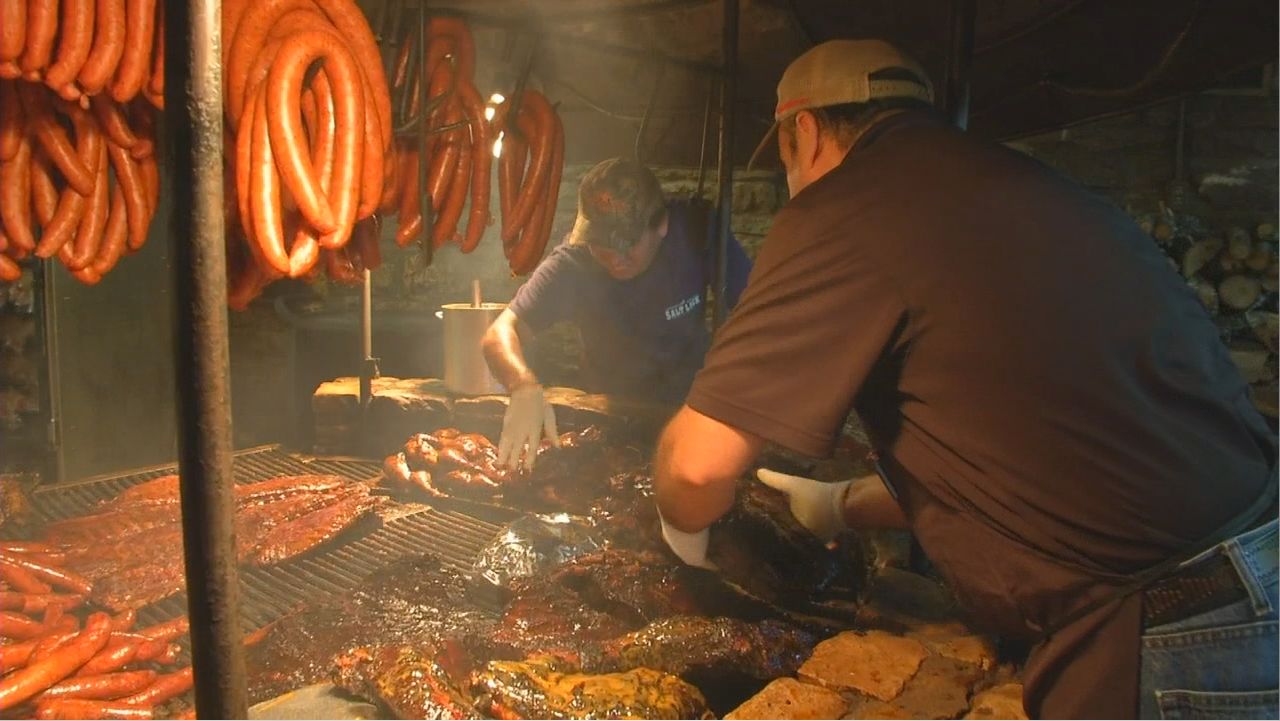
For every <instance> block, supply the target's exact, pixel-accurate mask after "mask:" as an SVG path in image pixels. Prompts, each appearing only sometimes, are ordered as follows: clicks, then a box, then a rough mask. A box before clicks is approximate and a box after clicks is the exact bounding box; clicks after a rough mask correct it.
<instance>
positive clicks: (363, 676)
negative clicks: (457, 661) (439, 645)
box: [333, 645, 480, 719]
mask: <svg viewBox="0 0 1280 721" xmlns="http://www.w3.org/2000/svg"><path fill="white" fill-rule="evenodd" d="M448 656H449V654H448V651H447V650H446V651H445V652H436V651H435V650H434V649H433V648H431V647H430V646H429V645H421V646H407V645H390V646H378V647H374V648H372V649H370V648H365V647H358V648H356V649H353V650H352V651H350V652H348V653H345V654H340V655H339V656H338V657H337V658H336V659H335V661H334V665H335V668H334V674H333V681H334V683H335V684H337V685H338V686H341V687H342V688H344V689H346V690H347V691H349V692H351V693H353V694H355V695H357V696H362V697H364V698H367V699H370V700H373V701H378V702H380V703H382V705H384V706H385V707H386V708H387V710H389V711H390V712H391V715H392V716H393V717H395V718H402V719H470V718H477V717H479V715H480V714H479V712H478V711H477V710H476V708H475V707H474V706H472V705H471V700H470V699H469V698H467V695H466V694H465V693H463V691H462V690H461V689H459V688H458V687H457V685H456V683H455V681H454V679H455V678H463V679H465V678H466V671H465V670H464V669H462V668H458V667H454V668H452V669H450V665H451V664H450V659H449V658H448Z"/></svg>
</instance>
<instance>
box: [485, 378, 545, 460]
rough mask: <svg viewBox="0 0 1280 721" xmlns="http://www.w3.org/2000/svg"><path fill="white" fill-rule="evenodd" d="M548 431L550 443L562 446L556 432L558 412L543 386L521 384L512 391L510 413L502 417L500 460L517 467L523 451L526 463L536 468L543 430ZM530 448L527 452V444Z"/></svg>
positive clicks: (499, 443)
mask: <svg viewBox="0 0 1280 721" xmlns="http://www.w3.org/2000/svg"><path fill="white" fill-rule="evenodd" d="M543 433H546V434H547V438H548V439H550V440H551V445H553V446H556V447H557V448H558V447H559V446H560V434H559V433H558V432H556V412H555V409H554V408H552V407H551V404H550V403H548V402H547V399H546V398H545V397H543V394H542V386H540V385H529V386H522V387H520V388H517V389H515V390H514V391H512V392H511V401H510V402H509V403H508V404H507V413H506V415H504V416H503V418H502V437H501V438H500V439H499V440H498V463H499V464H500V465H504V466H506V467H507V468H510V469H512V470H515V469H516V468H517V467H519V465H520V459H521V455H522V454H523V458H524V464H525V467H527V468H529V469H531V470H532V469H533V462H534V461H535V460H536V459H537V457H538V446H539V445H540V444H541V443H542V434H543ZM526 447H528V449H529V450H528V452H527V453H525V448H526Z"/></svg>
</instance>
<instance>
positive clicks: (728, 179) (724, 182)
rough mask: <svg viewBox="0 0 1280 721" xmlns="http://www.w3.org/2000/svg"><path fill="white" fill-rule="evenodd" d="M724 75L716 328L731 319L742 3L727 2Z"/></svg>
mask: <svg viewBox="0 0 1280 721" xmlns="http://www.w3.org/2000/svg"><path fill="white" fill-rule="evenodd" d="M723 48H724V50H723V56H724V57H723V58H722V59H721V62H722V63H723V72H722V73H721V75H720V160H719V162H720V172H719V178H718V180H719V183H720V196H719V200H718V201H717V203H716V222H717V223H718V228H717V233H716V301H715V309H714V314H713V316H712V321H713V323H714V326H715V327H716V328H719V327H720V326H721V325H724V321H725V318H727V317H728V315H729V307H728V305H729V304H728V303H726V302H725V296H726V295H727V294H728V293H727V290H728V287H729V234H730V225H729V221H730V216H731V215H732V214H733V121H734V101H735V100H736V99H737V95H738V0H724V37H723Z"/></svg>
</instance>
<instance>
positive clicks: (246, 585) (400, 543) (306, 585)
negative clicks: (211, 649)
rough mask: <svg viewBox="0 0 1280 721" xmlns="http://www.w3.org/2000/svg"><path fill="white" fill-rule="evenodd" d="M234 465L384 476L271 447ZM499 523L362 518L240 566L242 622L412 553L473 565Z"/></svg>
mask: <svg viewBox="0 0 1280 721" xmlns="http://www.w3.org/2000/svg"><path fill="white" fill-rule="evenodd" d="M232 471H233V476H234V479H235V482H236V483H253V482H256V481H264V480H266V479H268V478H272V477H275V476H280V475H295V474H328V473H331V474H336V475H340V476H343V477H345V478H349V479H352V480H359V481H362V480H368V479H371V478H376V477H377V476H378V475H380V474H381V464H379V463H377V462H375V461H368V460H362V459H349V458H314V459H304V458H299V457H295V456H291V455H289V454H287V453H285V452H283V451H281V450H280V449H279V448H278V447H276V446H269V447H263V448H253V449H248V450H245V451H241V452H239V453H237V454H236V455H235V458H234V464H233V469H232ZM176 472H177V466H176V465H169V466H159V467H155V468H148V469H143V470H139V471H135V472H132V473H128V474H121V475H115V476H100V477H96V478H90V479H86V480H83V481H77V482H74V483H67V484H58V485H54V486H47V487H41V488H39V489H37V490H36V491H35V493H34V494H33V498H32V500H33V502H34V503H35V505H36V509H37V511H38V512H40V513H41V514H42V515H44V516H46V517H47V518H49V519H50V520H56V519H61V518H66V517H69V516H75V515H80V514H83V513H86V512H88V511H89V510H91V509H92V508H93V507H94V506H95V505H96V504H98V503H99V502H101V501H104V500H106V499H108V498H112V497H114V496H115V495H116V494H118V493H120V492H121V491H123V490H124V489H126V488H128V487H130V486H133V485H136V484H138V483H141V482H143V481H147V480H150V479H152V478H157V477H159V476H163V475H167V474H171V473H176ZM501 530H502V526H501V525H500V524H497V523H492V522H490V521H486V520H481V519H478V518H475V517H473V516H471V515H468V514H466V513H462V512H459V511H457V510H451V509H437V508H432V507H430V506H424V505H400V506H396V507H395V508H394V509H393V510H392V511H391V512H390V513H388V514H387V515H386V516H385V517H384V518H383V519H382V522H381V524H378V523H376V522H363V523H359V524H357V526H356V527H354V528H352V529H348V531H347V532H345V533H343V534H342V536H341V537H339V538H337V539H335V541H334V542H332V543H329V544H326V545H325V546H323V547H321V548H318V549H315V550H314V551H312V552H310V553H307V554H306V555H304V556H301V557H298V558H294V559H291V560H289V561H286V562H284V563H281V564H278V565H275V566H270V567H267V568H258V567H249V566H242V567H241V568H240V613H241V623H242V626H243V627H244V629H245V630H246V631H249V630H252V629H255V628H261V627H262V626H265V625H266V624H268V623H271V622H272V621H275V620H277V619H279V618H280V617H282V616H284V615H285V614H286V613H288V612H289V610H290V609H292V608H293V607H295V606H296V605H297V604H299V603H301V602H302V601H307V600H315V599H318V598H321V597H324V596H331V595H335V594H340V593H343V592H346V591H349V590H351V589H352V588H355V586H356V585H357V584H358V583H359V582H360V580H361V579H363V578H364V577H365V576H367V575H369V574H370V573H372V572H374V571H376V570H377V569H379V568H381V567H383V566H386V565H387V564H390V563H392V562H394V561H397V560H399V559H402V558H405V557H408V556H415V555H422V554H431V555H434V556H437V557H438V558H440V560H441V562H443V563H444V564H445V565H448V566H452V567H454V568H456V569H458V570H461V571H469V570H470V569H471V566H472V563H473V562H474V561H475V558H476V556H477V554H478V553H479V552H480V550H481V549H483V548H484V547H485V546H486V545H488V544H489V542H490V541H492V540H493V539H494V538H495V537H496V536H497V535H498V533H499V532H500V531H501ZM186 609H187V597H186V594H185V593H179V594H176V595H174V596H171V597H169V598H167V599H165V600H163V601H159V602H157V603H154V604H151V605H149V606H146V607H144V608H141V609H139V610H138V621H139V623H140V624H142V625H149V624H154V623H160V622H162V621H166V620H168V619H171V618H174V617H175V616H179V615H181V614H183V613H186Z"/></svg>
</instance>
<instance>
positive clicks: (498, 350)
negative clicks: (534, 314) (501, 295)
mask: <svg viewBox="0 0 1280 721" xmlns="http://www.w3.org/2000/svg"><path fill="white" fill-rule="evenodd" d="M532 334H533V333H532V331H531V330H530V328H529V326H528V325H527V324H526V323H525V322H524V321H522V320H520V318H519V317H518V316H517V315H516V314H515V313H513V312H511V309H510V308H506V309H504V310H503V311H502V313H501V314H499V315H498V317H497V318H496V319H494V321H493V324H492V325H490V326H489V330H487V331H485V334H484V339H483V340H482V341H481V348H482V349H483V351H484V359H485V362H486V363H488V365H489V371H490V372H491V373H493V375H494V377H495V378H497V379H498V382H499V383H501V384H502V385H503V386H504V387H505V388H506V389H507V392H511V391H514V390H516V389H517V388H522V387H525V386H531V385H537V384H538V377H537V376H536V375H534V373H533V371H532V370H530V369H529V365H528V364H527V363H525V360H524V348H523V346H522V344H521V338H522V337H523V338H529V337H531V336H532Z"/></svg>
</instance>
